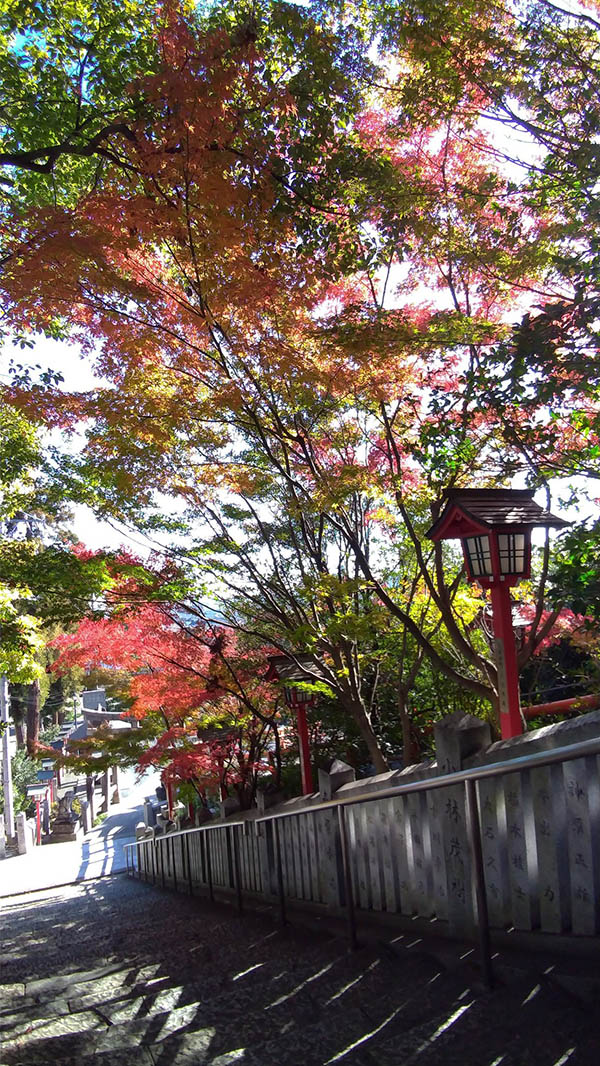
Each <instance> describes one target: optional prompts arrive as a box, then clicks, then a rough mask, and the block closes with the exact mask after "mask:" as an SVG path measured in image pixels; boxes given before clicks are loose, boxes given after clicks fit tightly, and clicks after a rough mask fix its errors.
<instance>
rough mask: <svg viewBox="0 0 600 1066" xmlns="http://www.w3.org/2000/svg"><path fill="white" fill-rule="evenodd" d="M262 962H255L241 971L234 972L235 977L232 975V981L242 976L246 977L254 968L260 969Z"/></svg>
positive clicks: (238, 979)
mask: <svg viewBox="0 0 600 1066" xmlns="http://www.w3.org/2000/svg"><path fill="white" fill-rule="evenodd" d="M264 965H265V964H264V962H257V963H256V965H255V966H249V967H248V969H247V970H242V972H241V973H236V975H235V977H232V978H231V980H232V981H240V980H241V979H242V977H246V975H247V974H249V973H253V972H254V970H260V968H261V966H264Z"/></svg>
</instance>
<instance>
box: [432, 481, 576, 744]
mask: <svg viewBox="0 0 600 1066" xmlns="http://www.w3.org/2000/svg"><path fill="white" fill-rule="evenodd" d="M533 496H534V493H533V490H531V489H452V490H450V491H448V492H447V493H446V496H445V506H444V508H443V510H442V513H441V514H440V516H439V518H438V519H437V521H436V522H434V524H433V525H432V526H431V528H430V529H429V530H428V532H427V536H428V537H429V538H430V540H433V541H441V540H460V541H461V543H462V548H463V554H464V558H465V567H466V571H467V576H468V578H469V580H470V581H474V582H477V584H478V585H480V586H481V587H482V588H489V590H490V594H491V601H492V613H493V644H494V650H495V654H496V663H497V668H498V700H499V704H500V711H501V714H500V724H501V730H502V737H503V739H506V738H508V737H514V736H517V735H519V734H520V733H522V732H523V721H522V718H521V710H520V702H519V669H518V663H517V650H516V640H515V630H514V624H513V618H512V606H511V601H510V592H509V588H510V586H511V585H516V584H517V583H518V582H519V581H522V580H523V578H527V577H529V574H530V573H531V532H532V530H533V529H535V528H536V527H539V526H542V527H544V528H548V527H551V526H553V527H554V528H557V529H559V528H561V527H563V526H566V525H568V524H569V523H568V522H565V520H564V519H563V518H558V517H557V516H556V515H553V514H551V513H550V511H548V510H546V509H545V508H544V507H541V506H540V505H539V504H538V503H536V502H535V500H534V498H533Z"/></svg>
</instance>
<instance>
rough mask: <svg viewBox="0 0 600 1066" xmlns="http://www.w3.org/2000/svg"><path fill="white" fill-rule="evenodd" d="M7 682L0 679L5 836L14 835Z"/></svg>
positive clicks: (4, 679)
mask: <svg viewBox="0 0 600 1066" xmlns="http://www.w3.org/2000/svg"><path fill="white" fill-rule="evenodd" d="M8 703H9V700H8V680H7V678H6V677H5V676H4V675H2V677H0V721H1V722H2V726H3V733H2V783H3V786H4V822H5V825H6V835H7V836H9V837H14V835H15V806H14V802H13V784H12V771H11V766H10V743H9V742H10V725H9V718H8Z"/></svg>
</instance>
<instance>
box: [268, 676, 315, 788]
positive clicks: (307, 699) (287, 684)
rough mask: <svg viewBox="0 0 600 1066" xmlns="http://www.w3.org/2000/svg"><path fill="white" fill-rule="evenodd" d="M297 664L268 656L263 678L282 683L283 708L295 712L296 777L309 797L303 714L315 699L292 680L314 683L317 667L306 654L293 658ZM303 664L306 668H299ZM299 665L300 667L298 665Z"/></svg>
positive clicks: (308, 756) (308, 757)
mask: <svg viewBox="0 0 600 1066" xmlns="http://www.w3.org/2000/svg"><path fill="white" fill-rule="evenodd" d="M296 658H297V662H296V661H294V660H293V659H289V658H288V657H287V655H269V669H268V670H267V673H266V675H265V679H266V680H267V681H283V683H284V685H283V695H284V699H285V702H286V705H287V706H288V707H289V708H290V710H293V711H295V712H296V729H297V732H298V749H299V753H300V774H301V778H302V795H303V796H310V795H311V793H312V792H314V786H313V777H312V770H311V765H310V744H309V741H308V721H307V718H306V712H307V709H308V708H309V707H312V706H314V704H315V703H316V697H315V696H314V695H313V694H312V693H311V692H307V691H306V689H302V688H299V687H298V685H297V684H296V685H295V684H294V681H296V682H298V681H314V680H315V678H314V673H315V672H318V666H317V664H316V663H315V661H314V659H313V658H312V656H310V655H300V656H297V657H296ZM304 663H306V667H305V666H304V665H303V664H304ZM298 664H300V665H298Z"/></svg>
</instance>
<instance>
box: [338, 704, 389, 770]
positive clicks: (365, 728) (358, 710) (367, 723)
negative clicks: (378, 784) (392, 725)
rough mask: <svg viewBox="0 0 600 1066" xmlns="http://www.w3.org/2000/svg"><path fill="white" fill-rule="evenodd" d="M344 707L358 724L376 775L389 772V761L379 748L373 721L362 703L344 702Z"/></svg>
mask: <svg viewBox="0 0 600 1066" xmlns="http://www.w3.org/2000/svg"><path fill="white" fill-rule="evenodd" d="M342 702H343V705H345V706H346V707H347V709H348V710H349V711H350V713H351V715H352V717H353V718H354V721H355V722H356V724H357V726H358V729H359V731H360V735H361V737H362V738H363V740H364V742H365V744H366V745H367V751H368V752H369V756H370V759H371V762H372V763H373V766H374V767H375V773H376V774H385V773H387V771H388V770H389V765H388V761H387V759H386V757H385V755H384V754H383V752H382V750H381V748H380V747H379V741H378V740H377V737H376V736H375V733H374V730H373V726H372V725H371V719H370V717H369V715H368V714H367V712H366V710H365V708H364V707H363V705H362V703H359V702H358V701H355V700H348V702H347V703H346V701H345V700H343V701H342Z"/></svg>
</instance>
